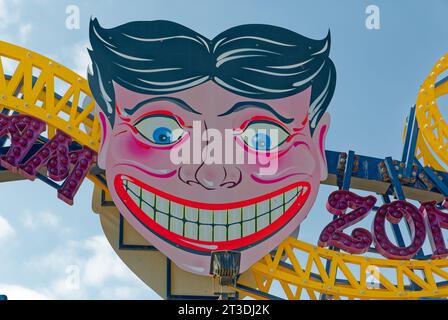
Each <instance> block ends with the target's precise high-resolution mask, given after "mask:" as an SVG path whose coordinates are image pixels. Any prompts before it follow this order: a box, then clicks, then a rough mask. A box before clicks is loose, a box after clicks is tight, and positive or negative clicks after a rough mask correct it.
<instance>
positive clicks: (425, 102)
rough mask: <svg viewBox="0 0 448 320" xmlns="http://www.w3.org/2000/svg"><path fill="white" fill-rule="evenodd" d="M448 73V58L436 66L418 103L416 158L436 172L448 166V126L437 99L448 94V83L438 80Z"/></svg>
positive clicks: (421, 89)
mask: <svg viewBox="0 0 448 320" xmlns="http://www.w3.org/2000/svg"><path fill="white" fill-rule="evenodd" d="M446 70H448V54H446V55H445V56H443V57H442V58H440V60H439V61H437V63H436V64H435V65H434V67H433V69H432V70H431V73H430V75H429V77H428V78H427V79H426V80H425V81H424V83H423V85H422V86H421V88H420V92H419V94H418V97H417V103H416V107H417V108H416V119H417V123H418V126H419V136H418V141H417V148H418V151H417V154H416V158H417V159H418V160H420V161H421V162H423V163H424V164H425V165H429V166H431V167H433V168H434V169H436V170H443V171H446V167H447V166H448V124H447V123H446V121H445V119H444V118H443V116H442V113H441V112H440V109H439V106H438V104H437V99H438V98H440V97H442V96H443V95H445V94H447V93H448V81H444V82H440V83H438V78H439V77H440V76H441V75H443V73H444V72H445V71H446Z"/></svg>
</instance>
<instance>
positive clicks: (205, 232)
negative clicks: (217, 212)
mask: <svg viewBox="0 0 448 320" xmlns="http://www.w3.org/2000/svg"><path fill="white" fill-rule="evenodd" d="M212 233H213V228H212V226H204V225H200V226H199V240H202V241H212Z"/></svg>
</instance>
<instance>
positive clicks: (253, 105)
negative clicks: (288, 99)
mask: <svg viewBox="0 0 448 320" xmlns="http://www.w3.org/2000/svg"><path fill="white" fill-rule="evenodd" d="M247 108H260V109H263V110H267V111H269V112H271V113H272V114H273V115H274V116H276V117H277V118H278V119H279V120H280V121H282V122H283V123H286V124H289V123H291V122H293V121H294V119H289V118H285V117H284V116H282V115H281V114H279V113H278V112H277V111H275V110H274V109H273V108H272V107H271V106H270V105H268V104H266V103H263V102H257V101H244V102H238V103H237V104H235V105H234V106H233V107H232V108H230V109H229V110H228V111H226V112H225V113H223V114H220V115H219V116H218V117H224V116H227V115H229V114H231V113H234V112H238V111H241V110H244V109H247Z"/></svg>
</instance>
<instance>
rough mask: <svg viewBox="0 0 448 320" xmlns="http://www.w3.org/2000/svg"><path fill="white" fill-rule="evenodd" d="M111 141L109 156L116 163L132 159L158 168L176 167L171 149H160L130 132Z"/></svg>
mask: <svg viewBox="0 0 448 320" xmlns="http://www.w3.org/2000/svg"><path fill="white" fill-rule="evenodd" d="M110 143H111V146H113V147H112V148H109V153H110V155H109V156H111V158H113V159H114V162H115V163H120V162H122V161H132V162H134V163H141V164H142V165H144V166H147V167H150V168H154V169H157V170H161V169H173V168H174V167H175V165H174V164H173V163H172V161H171V160H170V150H169V149H158V148H154V147H150V146H147V145H144V144H143V143H142V142H140V141H138V140H136V139H135V137H134V136H133V135H132V133H130V132H126V133H123V134H119V135H117V136H115V137H113V138H112V139H111V141H110Z"/></svg>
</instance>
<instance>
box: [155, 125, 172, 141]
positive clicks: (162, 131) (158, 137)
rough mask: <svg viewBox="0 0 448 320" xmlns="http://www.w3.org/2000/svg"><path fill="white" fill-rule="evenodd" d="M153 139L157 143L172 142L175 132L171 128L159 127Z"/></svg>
mask: <svg viewBox="0 0 448 320" xmlns="http://www.w3.org/2000/svg"><path fill="white" fill-rule="evenodd" d="M152 138H153V141H154V142H155V143H157V144H170V143H172V142H173V141H172V140H173V133H172V131H171V130H170V129H168V128H165V127H159V128H157V129H156V130H154V133H153V134H152Z"/></svg>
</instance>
